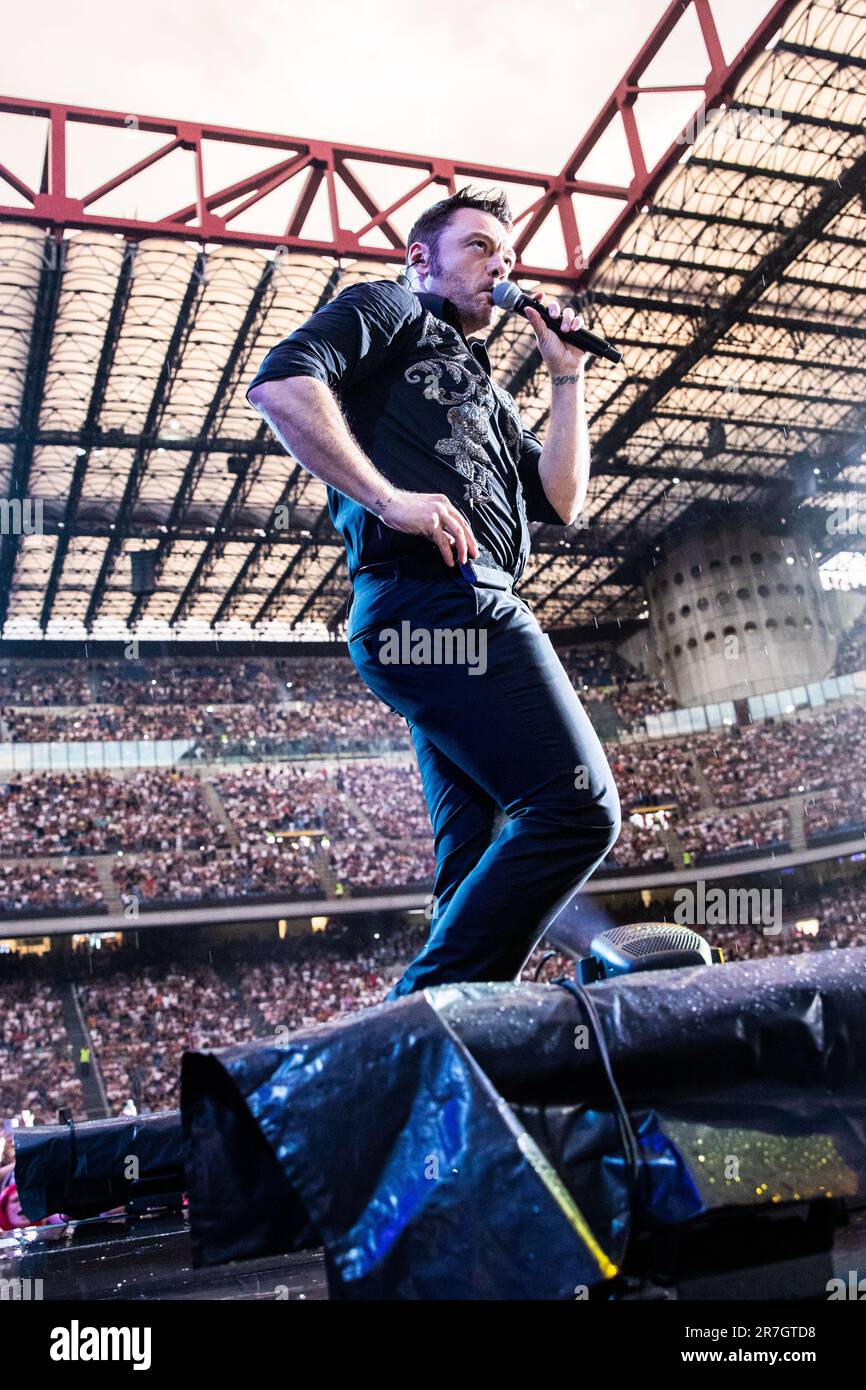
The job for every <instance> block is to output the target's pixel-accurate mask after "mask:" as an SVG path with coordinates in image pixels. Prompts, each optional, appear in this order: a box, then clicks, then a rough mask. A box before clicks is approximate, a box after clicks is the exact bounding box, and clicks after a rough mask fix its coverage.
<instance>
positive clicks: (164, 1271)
mask: <svg viewBox="0 0 866 1390" xmlns="http://www.w3.org/2000/svg"><path fill="white" fill-rule="evenodd" d="M0 1279H30V1280H36V1279H41V1280H42V1291H41V1295H42V1298H43V1300H45V1301H46V1302H48V1301H54V1300H65V1299H98V1300H105V1301H111V1300H112V1299H160V1300H161V1299H201V1300H208V1301H214V1300H216V1301H219V1300H222V1299H231V1300H235V1301H237V1300H264V1301H268V1300H275V1301H276V1300H280V1299H283V1300H288V1299H302V1298H303V1299H311V1298H315V1299H327V1297H328V1285H327V1279H326V1277H325V1264H324V1256H323V1254H322V1252H321V1251H320V1250H304V1251H301V1252H300V1253H298V1254H295V1255H279V1256H273V1257H272V1258H267V1259H261V1260H247V1261H243V1262H239V1263H237V1264H231V1265H224V1266H221V1267H218V1268H211V1269H193V1268H192V1264H191V1250H190V1238H189V1231H188V1228H187V1223H186V1220H185V1218H184V1217H183V1216H173V1217H168V1216H153V1217H145V1218H141V1219H139V1220H136V1221H132V1222H130V1221H125V1220H124V1219H123V1218H120V1217H118V1218H116V1219H113V1220H110V1221H89V1222H78V1223H77V1224H75V1225H70V1226H37V1227H31V1228H29V1230H22V1231H4V1232H2V1233H0Z"/></svg>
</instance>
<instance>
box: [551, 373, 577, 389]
mask: <svg viewBox="0 0 866 1390" xmlns="http://www.w3.org/2000/svg"><path fill="white" fill-rule="evenodd" d="M573 381H580V372H573V373H572V374H571V375H570V376H555V377H554V378H553V384H554V386H568V385H569V384H570V383H571V382H573Z"/></svg>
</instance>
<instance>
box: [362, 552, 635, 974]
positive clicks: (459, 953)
mask: <svg viewBox="0 0 866 1390" xmlns="http://www.w3.org/2000/svg"><path fill="white" fill-rule="evenodd" d="M478 574H479V581H480V582H479V583H478V584H477V585H474V584H471V583H470V582H468V581H467V580H465V579H464V578H463V577H462V576H461V575H460V573H459V571H456V570H455V571H454V572H451V571H448V570H447V569H445V566H444V562H442V563H439V562H438V561H437V560H436V559H435V557H434V560H433V562H432V563H431V565H430V569H429V572H426V570H425V567H423V566H418V565H417V563H416V562H414V561H413V562H412V563H411V565H410V564H409V563H408V562H405V561H404V562H400V561H396V562H394V563H393V564H390V565H387V566H377V567H376V570H375V571H368V572H362V573H361V574H359V575H357V576H356V577H355V581H354V593H353V597H352V600H351V602H350V607H349V624H348V639H349V653H350V655H351V658H352V661H353V663H354V665H355V668H356V670H357V671H358V673H359V675H360V676H361V679H362V680H363V681H364V682H365V684H366V685H367V686H368V687H369V689H370V690H371V691H372V692H373V693H374V694H375V695H377V696H378V697H379V698H380V699H381V700H382V701H384V703H385V704H386V705H388V706H389V707H390V708H391V709H393V710H395V711H396V712H397V713H399V714H401V715H403V716H404V718H405V719H406V721H407V723H408V725H409V729H410V732H411V735H412V739H413V742H414V745H415V752H416V754H417V758H418V767H419V770H420V773H421V780H422V783H423V787H424V794H425V797H426V800H427V805H428V807H429V810H430V819H431V822H432V826H433V835H434V846H435V853H436V877H435V881H434V896H433V909H434V910H433V917H432V922H431V929H430V935H429V938H428V940H427V942H426V944H425V946H424V947H423V948H422V950H421V951H420V953H419V954H418V955H417V956H416V958H415V959H414V960H413V961H412V963H411V965H410V966H409V967H408V969H407V970H406V972H405V974H404V975H403V976H402V978H401V979H400V980H399V981H398V982H397V984H396V985H395V986H394V988H393V989H392V990H391V993H390V994H389V995H388V998H389V999H396V998H398V997H400V996H401V995H404V994H410V993H412V992H413V991H415V990H419V989H424V988H426V987H427V986H428V985H438V984H444V983H446V982H448V981H458V980H513V979H514V978H515V977H516V976H517V975H518V974H519V973H520V970H521V968H522V966H523V964H524V962H525V961H526V958H527V956H528V955H529V954H530V953H531V951H532V949H533V947H534V946H535V945H536V943H537V942H538V941H539V939H540V938H541V937H542V936H543V934H544V932H545V930H546V928H547V927H548V926H549V925H550V923H551V922H552V921H553V919H554V917H555V916H556V915H557V913H558V912H559V911H560V910H561V909H562V908H563V907H564V906H565V904H566V903H567V902H568V901H569V900H570V899H571V898H572V897H573V896H574V894H575V893H576V892H577V891H578V889H579V888H580V887H581V885H582V884H583V883H584V882H585V881H586V879H587V878H589V876H590V874H591V873H592V872H593V870H594V869H596V868H597V867H598V865H599V864H600V863H601V862H602V860H603V859H604V857H605V855H606V854H607V852H608V851H609V849H610V848H611V847H612V845H613V844H614V843H615V841H616V839H617V836H618V835H619V830H620V813H619V798H618V796H617V792H616V787H615V786H614V782H613V778H612V776H611V772H610V768H609V767H608V764H607V760H606V758H605V755H604V752H603V750H602V747H601V744H600V743H599V741H598V738H597V736H596V734H595V731H594V730H593V728H592V725H591V724H590V722H589V719H588V718H587V716H586V713H585V712H584V709H583V707H582V705H581V703H580V701H579V699H578V697H577V695H576V693H575V691H574V688H573V687H572V685H571V682H570V681H569V679H568V677H567V675H566V673H565V671H564V670H563V668H562V665H561V663H560V661H559V658H558V657H557V655H556V652H555V651H554V648H553V645H552V643H551V641H550V638H549V637H547V636H546V635H545V634H544V633H543V632H542V631H541V628H540V627H539V625H538V623H537V621H536V619H535V618H534V616H533V614H532V612H531V610H530V609H529V608H528V607H527V605H526V603H525V602H524V600H523V599H522V598H520V597H518V596H517V595H516V594H515V593H513V592H512V586H511V582H510V577H508V576H506V575H504V574H503V573H502V572H501V571H498V570H493V569H490V570H488V569H480V570H479V571H478ZM448 634H451V636H450V637H449V635H448ZM437 641H438V643H439V646H438V648H437ZM425 644H426V645H425ZM449 653H450V657H451V659H450V660H449V659H448V654H449ZM461 654H462V657H463V659H462V660H461V659H460V657H461ZM500 810H501V811H502V812H503V813H504V816H505V823H504V825H503V827H502V829H501V830H500V831H499V833H498V834H496V835H495V836H494V834H493V831H494V822H495V821H496V820H497V813H498V812H499V811H500Z"/></svg>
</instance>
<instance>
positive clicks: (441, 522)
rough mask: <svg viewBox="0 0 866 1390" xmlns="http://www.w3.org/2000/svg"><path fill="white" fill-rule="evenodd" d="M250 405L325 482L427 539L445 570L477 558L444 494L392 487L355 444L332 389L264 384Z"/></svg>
mask: <svg viewBox="0 0 866 1390" xmlns="http://www.w3.org/2000/svg"><path fill="white" fill-rule="evenodd" d="M248 399H249V402H250V404H251V405H252V406H254V408H255V409H256V410H257V411H258V412H259V414H260V415H262V416H263V417H264V419H265V420H266V421H267V423H268V424H269V425H270V427H271V429H272V430H273V432H274V434H275V435H276V436H277V438H278V439H279V441H280V443H281V444H282V445H283V447H284V448H285V449H286V450H287V451H288V452H289V453H290V454H292V455H293V456H294V457H295V458H296V459H297V460H298V462H299V463H301V464H302V465H303V467H304V468H306V469H308V471H309V472H310V473H312V474H313V475H314V476H315V477H316V478H318V479H320V481H321V482H323V483H326V484H327V485H328V486H329V487H333V488H336V489H337V491H338V492H342V493H343V494H344V495H345V496H346V497H351V498H352V500H353V501H354V502H358V503H360V505H361V506H362V507H366V509H367V510H368V511H370V512H373V513H374V515H376V516H378V517H380V518H381V520H382V521H384V522H385V524H386V525H387V526H390V527H391V528H392V529H393V530H395V531H403V532H406V533H408V534H410V535H421V536H426V537H427V538H428V539H429V540H431V541H432V542H433V543H434V545H436V546H438V548H439V550H440V552H441V554H442V557H443V559H444V560H445V562H446V564H448V565H453V564H454V556H453V551H452V546H453V547H454V549H456V552H457V558H458V559H459V560H460V562H461V563H465V562H466V560H467V559H468V558H470V559H471V558H472V557H473V556H474V555H477V554H478V544H477V542H476V540H475V537H474V536H473V534H472V530H471V527H470V526H469V523H468V522H467V521H466V520H465V518H464V517H463V516H462V515H461V513H460V512H459V511H458V510H457V508H456V507H455V506H454V505H453V503H452V502H451V501H450V499H449V498H448V497H446V496H445V495H444V493H426V492H407V491H405V490H403V489H400V488H396V487H394V485H393V483H390V482H388V480H387V478H385V477H384V476H383V475H382V474H381V473H380V472H379V470H378V469H377V468H376V467H375V465H374V464H373V462H372V461H371V460H370V459H368V458H367V456H366V454H365V453H364V452H363V450H362V449H361V448H359V446H358V444H357V443H356V442H355V440H354V439H353V438H352V435H351V432H350V431H349V428H348V426H347V424H346V421H345V419H344V417H343V413H342V411H341V410H340V407H339V405H338V403H337V400H336V398H335V396H334V394H333V392H332V391H331V389H330V387H328V386H326V385H325V383H324V382H323V381H319V380H318V378H316V377H312V376H292V377H286V378H283V379H279V380H272V381H263V382H261V383H260V384H259V385H258V386H254V387H252V388H251V390H250V391H249V394H248Z"/></svg>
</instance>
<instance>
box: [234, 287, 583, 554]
mask: <svg viewBox="0 0 866 1390" xmlns="http://www.w3.org/2000/svg"><path fill="white" fill-rule="evenodd" d="M292 376H312V377H316V378H317V379H318V380H319V381H323V382H324V383H325V384H326V385H327V386H329V387H330V388H331V389H332V390H333V392H334V394H335V395H336V397H337V399H338V400H339V402H340V405H341V407H342V410H343V413H344V416H345V418H346V421H347V423H348V425H349V428H350V429H351V431H352V434H353V435H354V437H355V439H356V440H357V442H358V444H359V445H360V447H361V449H362V450H363V451H364V453H365V454H366V455H367V456H368V457H369V458H370V459H372V461H373V463H374V464H375V466H376V468H377V469H378V470H379V472H380V473H382V474H383V476H384V477H386V478H387V479H388V481H389V482H391V483H393V484H394V486H395V487H398V488H405V489H407V490H408V491H410V492H443V493H445V494H446V496H448V497H449V498H450V499H451V501H452V502H453V503H454V505H455V506H456V507H457V508H458V510H459V511H461V512H462V513H463V515H464V516H465V517H466V518H467V520H468V521H469V524H470V526H471V527H472V531H473V533H474V535H475V539H476V540H477V542H478V548H479V554H478V557H477V558H478V563H479V564H495V565H498V566H499V567H500V568H501V569H504V570H507V571H508V572H509V573H510V574H513V575H514V577H515V578H516V579H519V578H520V576H521V574H522V573H523V570H524V568H525V565H526V560H527V557H528V555H529V529H528V522H530V521H544V522H547V523H549V524H553V525H555V526H563V525H564V524H565V523H564V522H563V520H562V518H561V517H560V515H559V513H558V512H557V511H556V510H555V508H554V507H553V506H552V505H551V503H550V502H549V501H548V498H547V496H546V494H545V492H544V488H543V486H542V483H541V479H540V477H539V473H538V460H539V458H540V456H541V442H540V440H539V439H538V438H537V436H536V435H535V434H534V433H533V432H532V430H529V429H526V428H525V427H524V426H523V425H522V423H521V420H520V415H519V412H518V410H517V406H516V405H515V403H514V399H513V397H512V396H511V395H510V394H509V393H508V392H507V391H504V390H503V389H502V388H501V387H500V386H497V385H496V383H495V382H494V381H493V380H492V379H491V376H490V359H489V358H488V356H487V349H486V348H485V346H484V344H483V343H482V342H480V341H478V340H473V341H472V342H467V340H466V338H465V337H464V335H463V332H462V329H461V326H460V319H459V316H458V314H457V310H456V308H455V306H454V305H453V304H452V303H451V301H450V300H448V299H442V298H440V296H438V295H434V294H416V293H415V292H414V291H413V290H410V289H406V288H404V286H403V285H401V284H399V283H398V282H397V281H394V280H373V281H367V282H364V283H361V284H357V285H352V286H350V287H349V288H348V289H346V290H343V292H342V294H339V295H337V296H336V298H335V299H333V300H331V302H330V303H329V304H326V305H324V306H323V307H322V308H321V309H319V310H318V311H317V312H316V313H315V314H313V316H312V317H311V318H309V319H307V321H306V323H304V324H302V325H301V327H300V328H298V329H296V330H295V332H294V333H291V334H289V336H288V337H287V338H284V339H283V340H282V342H279V343H277V344H276V346H275V347H273V348H271V350H270V352H269V353H268V354H267V356H266V357H265V359H264V361H263V363H262V365H261V367H260V368H259V371H258V373H257V374H256V377H255V379H254V380H253V381H252V382H251V384H250V386H249V388H248V391H247V394H249V391H251V390H252V388H253V386H258V385H259V384H260V383H261V382H263V381H277V380H280V379H282V378H285V377H292ZM328 509H329V511H330V514H331V519H332V521H333V523H334V525H335V527H336V528H337V530H338V531H339V532H340V533H341V535H342V536H343V539H344V541H345V543H346V554H347V560H348V568H349V577H350V578H354V576H355V574H356V573H357V572H358V570H359V569H360V568H361V567H362V566H363V565H368V564H372V563H375V562H376V561H379V560H383V559H388V558H390V557H391V556H393V555H396V554H401V555H402V554H407V553H408V554H422V555H425V556H430V555H431V554H432V553H434V552H435V551H436V547H435V546H434V544H433V542H432V541H430V540H428V539H426V538H425V537H423V536H410V535H405V534H403V533H401V532H397V531H394V530H392V529H391V528H390V527H389V526H386V525H385V523H384V522H382V521H380V520H379V519H378V517H376V516H374V515H373V513H372V512H369V511H367V509H366V508H365V507H362V506H361V504H360V503H359V502H354V501H352V499H351V498H349V497H346V496H345V495H344V494H343V493H341V492H338V491H337V489H336V488H332V487H329V488H328Z"/></svg>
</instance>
